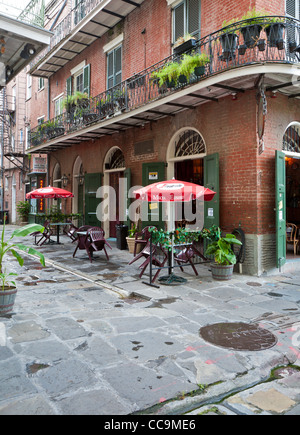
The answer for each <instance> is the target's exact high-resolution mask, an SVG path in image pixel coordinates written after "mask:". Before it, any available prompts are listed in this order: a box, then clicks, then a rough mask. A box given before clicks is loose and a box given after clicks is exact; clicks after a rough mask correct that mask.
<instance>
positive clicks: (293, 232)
mask: <svg viewBox="0 0 300 435" xmlns="http://www.w3.org/2000/svg"><path fill="white" fill-rule="evenodd" d="M288 245H293V247H294V255H296V254H297V252H298V249H299V236H298V227H297V225H295V224H291V223H287V224H286V246H288Z"/></svg>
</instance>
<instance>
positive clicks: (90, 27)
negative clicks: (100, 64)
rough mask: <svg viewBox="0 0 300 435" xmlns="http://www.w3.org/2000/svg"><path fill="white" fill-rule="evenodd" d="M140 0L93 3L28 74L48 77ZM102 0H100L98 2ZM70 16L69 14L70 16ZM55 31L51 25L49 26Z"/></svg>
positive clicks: (124, 15) (116, 22)
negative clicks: (92, 6) (90, 8)
mask: <svg viewBox="0 0 300 435" xmlns="http://www.w3.org/2000/svg"><path fill="white" fill-rule="evenodd" d="M143 1H144V0H113V1H111V2H109V3H108V4H107V6H106V7H103V6H102V7H101V5H100V4H99V6H98V7H95V8H94V9H93V10H92V11H91V12H90V13H89V14H88V15H87V16H86V17H85V18H83V19H82V20H81V21H80V22H79V23H78V24H77V25H76V26H75V27H74V29H73V30H72V32H71V33H69V34H68V35H67V36H65V37H64V38H63V39H62V40H61V41H60V42H59V43H57V44H55V46H54V47H53V48H51V50H50V51H49V52H48V53H47V54H46V56H44V57H43V58H42V59H41V60H40V61H39V62H37V63H36V65H35V66H34V67H33V68H32V69H31V71H30V72H31V74H32V75H35V76H39V77H45V78H49V77H51V76H52V74H55V73H56V72H57V71H59V70H60V69H61V68H62V67H64V66H65V65H66V64H67V63H68V62H70V61H71V60H72V59H74V58H75V57H76V56H77V55H78V54H80V53H81V52H82V51H83V50H84V49H86V48H87V47H89V46H90V45H91V44H92V43H93V42H95V41H96V40H97V39H99V38H101V36H102V35H104V34H105V33H106V32H107V31H109V30H111V29H113V27H114V26H115V25H116V24H118V23H119V22H120V21H121V20H123V19H124V18H125V17H126V16H127V15H128V14H130V12H132V11H133V10H134V9H135V8H136V7H139V6H140V5H141V4H142V3H143ZM101 4H102V2H101ZM72 19H74V18H73V16H72ZM53 31H54V32H55V29H54V30H53Z"/></svg>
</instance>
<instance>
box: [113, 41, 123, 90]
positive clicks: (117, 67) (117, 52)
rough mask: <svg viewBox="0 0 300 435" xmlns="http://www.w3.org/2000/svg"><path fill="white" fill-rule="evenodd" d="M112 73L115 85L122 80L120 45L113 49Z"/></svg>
mask: <svg viewBox="0 0 300 435" xmlns="http://www.w3.org/2000/svg"><path fill="white" fill-rule="evenodd" d="M114 75H115V82H114V84H115V85H118V84H119V83H121V81H122V47H121V46H120V47H118V48H116V49H115V58H114Z"/></svg>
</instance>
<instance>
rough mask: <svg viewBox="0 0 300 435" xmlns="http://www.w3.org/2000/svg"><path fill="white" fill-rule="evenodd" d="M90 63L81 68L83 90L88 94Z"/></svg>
mask: <svg viewBox="0 0 300 435" xmlns="http://www.w3.org/2000/svg"><path fill="white" fill-rule="evenodd" d="M90 67H91V66H90V64H88V65H86V66H85V67H84V68H83V92H84V93H86V94H88V96H90V71H91V68H90Z"/></svg>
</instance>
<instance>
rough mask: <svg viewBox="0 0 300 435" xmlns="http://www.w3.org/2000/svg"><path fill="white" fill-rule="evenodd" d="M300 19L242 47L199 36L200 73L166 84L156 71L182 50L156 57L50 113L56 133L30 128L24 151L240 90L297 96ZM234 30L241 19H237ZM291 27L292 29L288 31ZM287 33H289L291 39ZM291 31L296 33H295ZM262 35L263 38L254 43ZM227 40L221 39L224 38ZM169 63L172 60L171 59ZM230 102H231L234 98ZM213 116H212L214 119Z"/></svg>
mask: <svg viewBox="0 0 300 435" xmlns="http://www.w3.org/2000/svg"><path fill="white" fill-rule="evenodd" d="M242 24H244V23H242ZM299 24H300V23H299V21H297V20H292V19H287V18H285V26H286V34H285V38H284V40H279V42H278V44H277V43H276V44H275V43H273V41H272V39H271V38H270V37H267V34H266V32H265V30H263V31H260V40H257V41H255V43H253V42H252V40H251V41H250V42H251V43H250V44H249V46H248V47H246V48H245V46H244V44H243V42H244V37H243V36H242V35H240V34H239V43H235V44H234V45H232V46H230V47H229V48H230V50H229V52H226V51H225V50H224V47H223V44H222V42H224V41H222V39H223V31H218V32H215V34H212V35H208V36H207V37H204V38H202V39H201V40H199V41H198V43H197V44H196V46H194V48H193V49H192V51H191V53H192V54H193V53H194V50H198V51H201V53H209V59H208V63H207V64H206V65H205V69H204V72H202V75H200V76H197V77H196V73H195V72H194V73H192V75H191V78H190V79H189V81H187V82H186V83H185V84H181V83H179V80H178V82H177V83H175V84H173V85H170V86H168V84H167V82H166V83H165V82H164V83H163V84H160V82H159V81H157V78H156V77H157V76H155V74H156V73H161V72H162V71H163V69H164V68H165V67H168V66H170V65H171V64H174V62H175V63H178V62H183V58H184V56H183V58H182V57H181V55H178V54H176V53H175V54H174V55H172V56H170V57H168V58H166V59H163V60H162V61H161V62H158V63H157V64H155V65H152V66H151V67H149V68H147V69H146V70H144V71H142V72H140V73H139V74H137V75H135V76H133V77H130V78H128V79H126V80H125V81H123V82H122V83H120V84H119V85H117V86H115V87H114V88H111V89H108V90H107V91H105V92H103V93H102V94H99V95H96V96H95V97H92V98H91V99H90V100H88V102H87V106H86V107H82V108H81V109H80V110H79V112H77V113H75V112H74V116H73V115H72V114H71V112H70V113H67V112H64V113H63V114H62V115H59V117H57V118H54V120H53V121H54V122H56V123H58V124H59V128H58V130H57V133H54V134H53V133H50V134H48V133H47V134H44V133H43V134H41V131H40V130H39V127H35V128H33V129H32V130H31V133H32V136H31V138H32V139H33V140H32V141H31V145H32V146H31V148H30V149H29V150H28V151H27V152H28V153H37V152H46V153H47V152H49V153H50V152H52V151H56V150H60V149H62V148H66V147H69V146H73V145H76V144H80V143H81V142H83V141H89V140H91V139H96V138H99V137H101V136H106V135H112V134H116V133H120V132H122V131H124V130H126V129H130V128H134V127H142V126H143V124H145V123H149V122H150V123H155V122H156V121H158V120H159V119H161V118H163V117H166V116H167V117H174V116H176V114H178V113H180V112H181V111H184V110H187V109H191V110H193V109H195V108H196V107H197V106H200V105H202V104H205V103H207V102H212V104H217V103H218V101H220V99H221V98H224V97H226V96H230V95H231V97H232V99H236V98H239V94H241V93H244V92H246V91H249V90H255V91H256V93H257V94H258V93H259V91H260V89H263V90H264V91H265V92H266V93H268V94H267V96H274V95H273V92H280V93H282V94H284V95H285V96H287V97H288V98H290V99H299V98H300V67H299V60H300V59H299V55H300V46H299V51H298V46H297V47H294V45H295V44H294V42H296V41H298V40H299V38H298V36H299V34H300V25H299ZM237 26H239V27H238V29H236V28H234V30H236V31H238V30H239V29H240V28H243V27H241V24H238V25H237ZM291 30H292V31H291ZM290 35H292V37H293V39H290ZM295 36H296V37H295ZM260 41H262V42H263V44H261V45H260V44H259V42H260ZM225 42H226V41H225ZM173 66H174V65H173ZM232 104H235V103H234V101H233V102H232ZM76 110H77V109H76ZM217 123H218V119H216V124H217Z"/></svg>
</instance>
